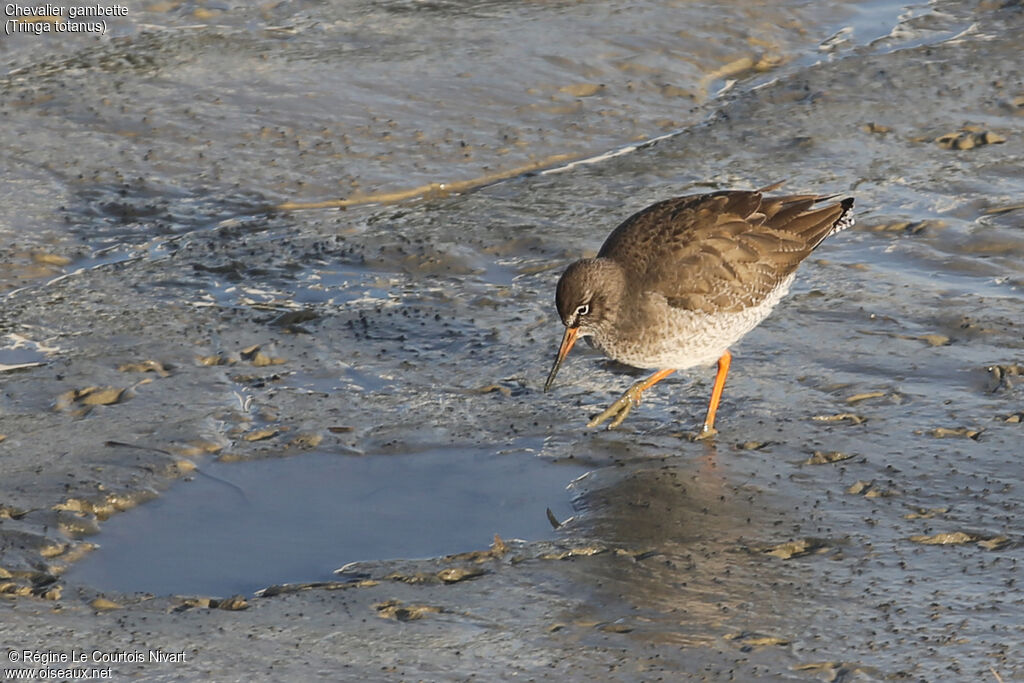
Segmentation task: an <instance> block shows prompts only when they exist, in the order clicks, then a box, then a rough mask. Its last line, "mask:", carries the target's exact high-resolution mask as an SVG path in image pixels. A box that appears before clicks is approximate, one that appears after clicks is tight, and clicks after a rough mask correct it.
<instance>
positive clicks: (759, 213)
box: [544, 183, 853, 436]
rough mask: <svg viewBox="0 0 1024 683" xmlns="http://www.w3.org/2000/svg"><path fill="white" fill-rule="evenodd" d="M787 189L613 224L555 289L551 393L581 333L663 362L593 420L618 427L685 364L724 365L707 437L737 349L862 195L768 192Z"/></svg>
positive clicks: (679, 202) (684, 203) (712, 198)
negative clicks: (558, 339) (561, 329)
mask: <svg viewBox="0 0 1024 683" xmlns="http://www.w3.org/2000/svg"><path fill="white" fill-rule="evenodd" d="M779 185H781V183H779V184H777V185H771V186H769V187H765V188H762V189H760V190H755V191H744V190H726V191H722V192H712V193H710V194H700V195H689V196H686V197H676V198H674V199H666V200H665V201H661V202H658V203H657V204H652V205H651V206H649V207H647V208H646V209H644V210H642V211H640V212H638V213H635V214H633V215H632V216H630V217H629V218H627V219H626V220H625V221H624V222H623V223H622V224H621V225H619V227H617V228H615V230H613V231H612V233H611V234H610V235H609V236H608V239H606V240H605V242H604V245H603V246H602V247H601V251H599V252H598V254H597V257H596V258H586V259H581V260H579V261H576V262H575V263H573V264H571V265H570V266H569V267H568V268H566V270H565V272H564V273H562V277H561V278H560V279H559V281H558V290H557V293H556V296H555V304H556V306H557V307H558V315H559V316H560V317H561V319H562V324H563V325H565V334H563V335H562V344H561V346H560V347H559V349H558V356H557V357H556V359H555V363H554V365H553V366H552V367H551V373H550V374H549V375H548V379H547V381H546V382H545V383H544V391H547V390H548V389H550V388H551V384H552V382H554V381H555V375H557V374H558V369H559V368H560V367H561V366H562V361H564V360H565V357H566V355H568V353H569V351H570V350H571V349H572V347H573V344H575V343H576V340H577V339H579V338H580V337H585V338H586V339H587V341H588V342H590V343H591V344H592V345H593V346H596V347H597V348H598V349H600V350H601V351H603V352H604V354H605V355H606V356H608V357H610V358H612V359H614V360H617V361H619V362H620V363H625V364H626V365H632V366H634V367H638V368H659V369H658V371H657V372H655V373H654V374H653V375H651V376H650V377H648V378H647V379H644V380H641V381H639V382H637V383H636V384H634V385H632V386H631V387H630V388H629V389H628V390H627V391H626V393H624V394H623V395H622V397H621V398H619V399H618V400H617V401H615V402H614V403H612V404H611V406H609V407H608V409H607V410H605V411H604V412H602V413H601V414H600V415H598V416H597V417H595V418H594V419H593V420H591V421H590V422H589V423H588V424H587V426H588V427H596V426H598V425H600V424H601V423H602V422H605V421H606V420H609V419H611V422H610V423H609V425H608V429H613V428H615V427H617V426H619V425H620V424H621V423H622V421H623V420H625V419H626V416H627V415H629V411H630V410H631V409H632V407H633V406H634V405H639V403H640V398H641V394H643V392H644V391H646V390H647V389H650V388H651V387H652V386H654V385H655V384H657V383H658V382H660V381H661V380H663V379H665V378H666V377H668V376H669V375H671V374H672V373H673V372H675V371H676V370H683V369H686V368H691V367H695V366H698V365H711V364H713V363H715V362H716V361H717V362H718V372H717V374H716V375H715V383H714V387H713V389H712V391H711V401H710V402H709V403H708V411H707V416H706V417H705V418H704V426H703V428H702V430H701V433H700V436H710V435H713V434H714V433H715V412H716V411H717V410H718V403H719V401H720V400H721V397H722V389H723V387H724V386H725V377H726V375H727V374H728V373H729V363H730V362H731V360H732V354H731V353H729V347H730V346H732V345H733V344H735V343H736V342H737V341H739V339H740V338H741V337H743V335H745V334H746V333H747V332H750V331H751V330H752V329H754V328H755V327H756V326H757V325H758V324H759V323H760V322H761V321H762V320H764V319H765V318H766V317H767V316H768V314H769V313H771V311H772V309H773V308H775V305H776V304H778V303H779V300H780V299H782V297H784V296H785V295H786V293H787V292H789V287H790V285H791V284H792V283H793V278H794V277H795V276H796V269H797V266H799V265H800V262H801V261H803V260H804V259H805V258H807V256H808V255H809V254H810V253H811V252H812V251H814V249H815V248H816V247H817V246H818V245H819V244H821V242H822V240H824V239H825V238H826V237H828V236H829V235H831V234H833V233H835V232H839V231H840V230H844V229H846V228H848V227H850V226H851V225H853V213H852V211H851V209H852V208H853V198H852V197H847V198H846V199H842V200H840V201H837V202H831V203H830V202H829V200H831V199H833V198H834V197H825V196H820V195H813V194H801V195H787V196H781V197H766V196H764V194H763V193H765V192H769V191H771V190H774V189H776V188H777V187H779Z"/></svg>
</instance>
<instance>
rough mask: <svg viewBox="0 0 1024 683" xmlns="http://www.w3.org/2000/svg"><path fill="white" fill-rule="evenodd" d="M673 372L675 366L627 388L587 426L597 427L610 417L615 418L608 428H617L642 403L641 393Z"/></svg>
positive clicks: (659, 371)
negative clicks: (634, 407)
mask: <svg viewBox="0 0 1024 683" xmlns="http://www.w3.org/2000/svg"><path fill="white" fill-rule="evenodd" d="M673 372H675V369H674V368H666V369H664V370H658V371H657V372H656V373H654V374H653V375H651V376H650V377H648V378H647V379H645V380H641V381H639V382H637V383H636V384H634V385H633V386H631V387H630V388H629V389H626V393H624V394H623V395H622V396H621V397H620V398H619V399H618V400H617V401H615V403H613V404H611V405H610V406H608V409H607V410H605V411H604V412H603V413H601V414H600V415H598V416H597V417H595V418H594V419H593V420H591V421H590V422H588V423H587V426H588V427H596V426H597V425H599V424H601V423H602V422H604V421H605V420H607V419H608V418H615V419H613V420H612V421H611V423H610V424H609V425H608V429H615V428H616V427H618V426H619V425H620V424H622V421H623V420H625V419H626V416H627V415H629V411H630V410H632V409H633V406H635V405H640V395H641V394H643V392H645V391H647V390H648V389H650V388H651V387H653V386H654V385H655V384H657V383H658V382H660V381H661V380H663V379H665V378H666V377H668V376H669V375H671V374H672V373H673Z"/></svg>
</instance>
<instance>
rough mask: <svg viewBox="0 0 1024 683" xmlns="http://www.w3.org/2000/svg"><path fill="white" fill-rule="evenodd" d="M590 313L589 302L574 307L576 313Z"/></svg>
mask: <svg viewBox="0 0 1024 683" xmlns="http://www.w3.org/2000/svg"><path fill="white" fill-rule="evenodd" d="M588 313H590V304H583V305H582V306H577V307H576V315H581V316H582V315H587V314H588Z"/></svg>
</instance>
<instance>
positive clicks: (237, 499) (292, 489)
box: [66, 448, 583, 595]
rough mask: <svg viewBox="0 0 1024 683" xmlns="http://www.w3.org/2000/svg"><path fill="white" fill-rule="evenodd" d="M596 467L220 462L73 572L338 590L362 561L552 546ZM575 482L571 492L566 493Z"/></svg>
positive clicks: (488, 457) (313, 458)
mask: <svg viewBox="0 0 1024 683" xmlns="http://www.w3.org/2000/svg"><path fill="white" fill-rule="evenodd" d="M582 473H583V470H582V469H581V468H580V467H578V466H571V465H566V464H562V465H555V464H552V463H548V462H544V461H543V460H541V459H539V458H537V457H536V453H535V451H533V450H532V449H527V448H512V449H508V450H503V451H502V452H500V453H495V452H494V451H492V450H480V449H459V448H451V449H445V450H437V451H425V452H420V453H414V454H409V455H389V456H381V457H358V456H355V457H354V456H346V455H337V454H332V453H306V454H303V455H298V456H295V457H294V458H289V459H278V458H273V459H267V460H258V461H254V462H247V463H210V464H209V465H207V466H204V467H203V468H202V472H201V473H198V474H197V476H195V477H194V478H190V479H191V480H190V481H188V482H181V483H179V484H177V485H175V486H174V487H173V488H172V489H170V490H169V491H168V492H166V493H165V494H164V495H162V496H161V497H160V498H158V499H157V500H154V501H152V502H150V503H147V504H145V505H142V506H140V507H138V508H137V509H135V510H132V511H131V512H129V513H124V514H121V515H118V516H116V517H114V518H112V519H110V520H109V521H107V522H106V523H105V524H104V525H103V533H102V534H101V535H100V536H99V537H97V539H96V540H97V541H99V543H100V548H99V549H98V550H96V551H94V552H93V553H91V554H90V555H88V556H87V557H86V558H85V559H84V560H82V561H81V562H79V563H77V564H75V565H74V566H73V567H72V569H71V571H69V572H68V573H67V575H66V578H67V580H68V581H69V582H70V583H73V584H85V585H88V586H93V587H95V588H98V589H100V590H104V591H118V592H136V591H139V592H148V593H156V594H168V593H173V594H180V595H235V594H238V593H242V594H250V593H253V592H255V591H256V590H257V589H259V588H264V587H266V586H269V585H272V584H282V583H292V582H302V581H326V580H330V579H333V578H334V575H333V572H334V570H335V569H338V568H339V567H341V566H342V565H344V564H348V563H350V562H356V561H360V560H363V561H365V560H377V559H389V558H416V557H436V556H439V555H445V554H449V553H458V552H466V551H470V550H474V549H476V548H479V547H482V546H486V545H488V544H489V543H490V541H491V539H492V538H493V536H494V535H495V534H498V535H499V536H501V537H502V538H508V539H512V538H522V539H528V540H541V539H544V538H548V537H550V536H552V534H553V533H554V532H553V530H552V527H551V524H550V523H549V522H548V519H547V515H546V509H550V510H551V511H552V513H553V514H554V515H555V516H556V518H557V519H566V518H568V517H570V516H571V515H572V507H571V506H570V500H569V494H568V493H567V492H566V485H567V484H568V483H569V481H570V480H571V479H572V478H573V477H575V476H578V475H580V474H582ZM560 481H561V485H559V484H560Z"/></svg>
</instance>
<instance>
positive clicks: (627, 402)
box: [587, 382, 644, 429]
mask: <svg viewBox="0 0 1024 683" xmlns="http://www.w3.org/2000/svg"><path fill="white" fill-rule="evenodd" d="M643 385H644V382H637V383H636V384H634V385H633V386H631V387H630V388H629V389H626V393H624V394H623V395H622V396H620V397H619V399H618V400H617V401H615V403H613V404H611V405H610V406H608V408H607V409H606V410H605V411H604V412H603V413H601V414H600V415H598V416H597V417H595V418H594V419H593V420H591V421H590V422H588V423H587V426H588V427H596V426H598V425H599V424H601V423H602V422H604V421H605V420H607V419H609V418H615V419H613V420H612V421H611V422H610V423H609V424H608V429H615V428H616V427H618V426H619V425H620V424H622V421H623V420H625V419H626V416H627V415H629V411H631V410H632V409H633V406H638V405H640V395H641V394H642V393H643V391H644V387H643Z"/></svg>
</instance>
